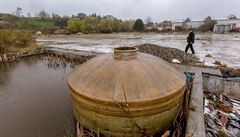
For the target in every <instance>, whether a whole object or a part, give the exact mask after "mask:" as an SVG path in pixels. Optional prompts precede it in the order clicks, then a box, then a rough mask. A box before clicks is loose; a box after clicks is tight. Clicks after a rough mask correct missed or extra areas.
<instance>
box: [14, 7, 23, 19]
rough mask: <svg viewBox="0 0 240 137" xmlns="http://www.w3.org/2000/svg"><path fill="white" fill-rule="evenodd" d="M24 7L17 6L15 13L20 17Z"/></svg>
mask: <svg viewBox="0 0 240 137" xmlns="http://www.w3.org/2000/svg"><path fill="white" fill-rule="evenodd" d="M22 13H23V12H22V8H21V7H17V9H16V11H15V15H16V16H18V17H20V16H21V15H22Z"/></svg>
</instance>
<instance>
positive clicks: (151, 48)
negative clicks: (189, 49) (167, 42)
mask: <svg viewBox="0 0 240 137" xmlns="http://www.w3.org/2000/svg"><path fill="white" fill-rule="evenodd" d="M135 47H137V48H138V51H140V52H144V53H148V54H152V55H154V56H157V57H160V58H162V59H164V60H166V61H167V62H170V63H171V62H172V60H173V59H177V60H178V61H180V62H181V64H199V63H201V62H200V61H199V59H198V58H197V57H196V56H195V55H192V54H189V53H185V52H184V51H182V50H180V49H177V48H168V47H162V46H159V45H154V44H143V45H138V46H135Z"/></svg>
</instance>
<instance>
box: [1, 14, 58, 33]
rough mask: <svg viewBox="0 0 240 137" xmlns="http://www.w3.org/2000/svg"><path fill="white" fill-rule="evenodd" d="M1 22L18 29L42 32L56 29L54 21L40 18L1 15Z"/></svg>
mask: <svg viewBox="0 0 240 137" xmlns="http://www.w3.org/2000/svg"><path fill="white" fill-rule="evenodd" d="M0 21H7V22H9V23H11V24H13V25H14V27H15V28H18V29H31V30H42V29H54V28H56V26H55V25H54V21H53V20H52V19H42V18H39V17H16V16H13V15H10V14H3V13H0Z"/></svg>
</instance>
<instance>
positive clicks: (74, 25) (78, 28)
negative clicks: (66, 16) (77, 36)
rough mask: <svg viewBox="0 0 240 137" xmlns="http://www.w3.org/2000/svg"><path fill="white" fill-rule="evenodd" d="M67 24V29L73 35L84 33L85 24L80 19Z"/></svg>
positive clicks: (71, 20)
mask: <svg viewBox="0 0 240 137" xmlns="http://www.w3.org/2000/svg"><path fill="white" fill-rule="evenodd" d="M67 24H68V25H67V29H68V30H69V31H70V32H72V33H78V32H83V31H84V23H83V22H82V21H81V20H80V19H79V18H73V19H70V20H69V21H68V22H67Z"/></svg>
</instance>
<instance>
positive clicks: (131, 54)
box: [114, 47, 138, 60]
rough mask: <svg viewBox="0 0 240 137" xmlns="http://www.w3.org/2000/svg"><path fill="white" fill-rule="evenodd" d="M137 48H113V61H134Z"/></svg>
mask: <svg viewBox="0 0 240 137" xmlns="http://www.w3.org/2000/svg"><path fill="white" fill-rule="evenodd" d="M137 50H138V49H137V48H135V47H118V48H114V58H115V59H121V60H124V59H135V58H136V57H137Z"/></svg>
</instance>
